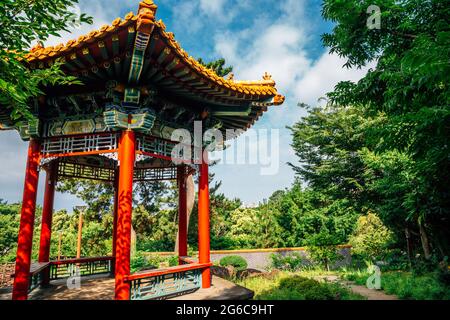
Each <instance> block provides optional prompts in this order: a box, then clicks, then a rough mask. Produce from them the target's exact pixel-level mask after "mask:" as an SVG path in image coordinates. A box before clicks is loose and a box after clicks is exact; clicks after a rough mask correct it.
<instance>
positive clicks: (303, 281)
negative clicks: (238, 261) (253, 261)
mask: <svg viewBox="0 0 450 320" xmlns="http://www.w3.org/2000/svg"><path fill="white" fill-rule="evenodd" d="M239 284H241V285H243V286H245V287H247V288H249V289H251V290H253V291H254V292H255V300H363V297H361V296H360V295H357V294H354V293H352V292H350V291H349V290H348V289H346V288H344V287H342V286H341V285H339V284H337V283H328V282H319V281H316V280H313V279H310V278H306V277H304V276H303V275H302V273H300V274H291V273H280V274H279V275H277V276H276V277H275V278H273V279H268V278H265V277H264V276H262V277H253V278H249V279H244V280H242V281H241V282H239Z"/></svg>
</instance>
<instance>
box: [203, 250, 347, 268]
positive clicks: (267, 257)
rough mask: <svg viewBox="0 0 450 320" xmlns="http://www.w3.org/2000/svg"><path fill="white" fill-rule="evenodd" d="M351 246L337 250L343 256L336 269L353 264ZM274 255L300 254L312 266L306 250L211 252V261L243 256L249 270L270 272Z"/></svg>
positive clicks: (305, 262)
mask: <svg viewBox="0 0 450 320" xmlns="http://www.w3.org/2000/svg"><path fill="white" fill-rule="evenodd" d="M350 249H351V248H350V247H349V246H342V247H339V248H338V249H337V250H338V251H339V253H340V255H341V256H342V258H341V259H339V260H338V261H337V262H336V263H335V265H334V266H333V267H334V268H337V267H344V266H349V265H350V264H351V254H350ZM273 254H280V255H282V256H288V255H292V254H299V255H300V256H302V257H303V258H304V265H305V266H308V265H312V262H311V260H310V259H309V257H308V253H307V250H306V249H305V248H285V249H273V250H236V251H211V260H212V261H213V262H219V261H220V259H222V258H223V257H226V256H241V257H242V258H244V259H245V260H246V261H247V263H248V268H251V269H257V270H268V269H270V266H271V262H272V260H271V256H272V255H273Z"/></svg>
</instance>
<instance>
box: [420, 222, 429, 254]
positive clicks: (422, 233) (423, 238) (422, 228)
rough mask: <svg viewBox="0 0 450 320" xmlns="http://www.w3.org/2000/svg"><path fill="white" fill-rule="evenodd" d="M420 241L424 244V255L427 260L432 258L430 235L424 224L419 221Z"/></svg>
mask: <svg viewBox="0 0 450 320" xmlns="http://www.w3.org/2000/svg"><path fill="white" fill-rule="evenodd" d="M419 230H420V240H421V242H422V248H423V254H424V256H425V259H427V260H429V259H430V258H431V250H430V242H429V241H428V235H427V232H426V229H425V226H424V224H423V222H420V221H419Z"/></svg>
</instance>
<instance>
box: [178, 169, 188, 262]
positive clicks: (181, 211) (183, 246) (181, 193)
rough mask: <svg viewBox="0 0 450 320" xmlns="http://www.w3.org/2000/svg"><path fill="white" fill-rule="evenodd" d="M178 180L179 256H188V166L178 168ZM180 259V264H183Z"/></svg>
mask: <svg viewBox="0 0 450 320" xmlns="http://www.w3.org/2000/svg"><path fill="white" fill-rule="evenodd" d="M177 180H178V256H179V257H186V256H187V253H188V245H187V229H188V227H187V195H186V168H185V166H179V167H178V169H177ZM181 263H182V262H181V260H180V264H181Z"/></svg>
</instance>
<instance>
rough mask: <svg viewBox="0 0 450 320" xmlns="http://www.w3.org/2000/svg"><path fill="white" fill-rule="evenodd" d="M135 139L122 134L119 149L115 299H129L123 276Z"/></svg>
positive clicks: (127, 260) (126, 270)
mask: <svg viewBox="0 0 450 320" xmlns="http://www.w3.org/2000/svg"><path fill="white" fill-rule="evenodd" d="M135 145H136V137H135V134H134V132H133V131H131V130H127V131H123V132H122V138H121V143H120V147H119V159H120V169H119V187H118V210H117V213H118V214H117V240H116V266H115V279H116V288H115V299H116V300H129V299H130V284H129V283H128V282H125V281H124V280H125V276H128V275H129V274H130V247H131V218H132V216H131V215H132V204H133V175H134V162H135V153H136V146H135Z"/></svg>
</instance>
